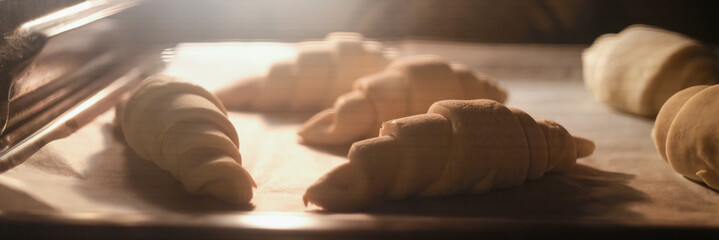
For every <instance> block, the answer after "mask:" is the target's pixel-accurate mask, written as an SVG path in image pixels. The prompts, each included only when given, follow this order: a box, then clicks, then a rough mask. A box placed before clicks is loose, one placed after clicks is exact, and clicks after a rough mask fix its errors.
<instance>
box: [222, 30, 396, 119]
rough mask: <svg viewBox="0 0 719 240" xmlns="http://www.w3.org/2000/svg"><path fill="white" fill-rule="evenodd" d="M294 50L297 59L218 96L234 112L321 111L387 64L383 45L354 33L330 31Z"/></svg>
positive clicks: (282, 63) (245, 80)
mask: <svg viewBox="0 0 719 240" xmlns="http://www.w3.org/2000/svg"><path fill="white" fill-rule="evenodd" d="M297 50H298V53H297V56H296V57H295V58H293V59H288V60H284V61H278V62H276V63H274V64H273V65H272V66H271V67H270V69H269V72H268V73H267V75H265V76H259V77H252V78H250V79H244V80H243V81H239V82H237V83H235V84H233V85H230V86H228V87H225V88H222V89H220V90H218V91H216V94H217V96H218V97H219V98H220V100H222V102H223V103H224V104H225V106H226V107H227V108H230V109H238V110H256V111H276V110H313V109H322V108H326V107H328V106H331V104H332V101H334V100H335V99H336V98H337V97H338V96H340V95H342V94H343V93H345V92H348V91H350V90H352V83H353V82H354V81H355V80H356V79H357V78H360V77H362V76H365V75H369V74H372V73H376V72H379V71H381V70H382V69H384V67H385V66H386V65H387V62H388V60H387V59H386V58H385V56H384V55H383V54H384V47H383V45H382V44H381V43H379V42H375V41H367V40H365V39H364V38H363V36H362V35H361V34H358V33H350V32H335V33H330V34H328V35H327V37H325V39H324V40H323V41H305V42H301V43H299V44H298V49H297Z"/></svg>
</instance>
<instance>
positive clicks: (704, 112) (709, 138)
mask: <svg viewBox="0 0 719 240" xmlns="http://www.w3.org/2000/svg"><path fill="white" fill-rule="evenodd" d="M718 96H719V85H713V86H708V85H699V86H693V87H690V88H687V89H684V90H682V91H679V92H677V93H676V94H674V95H673V96H672V97H671V98H669V100H667V102H666V103H665V104H664V106H663V107H662V109H661V110H660V111H659V114H658V115H657V119H656V122H655V124H654V129H653V131H652V137H653V139H654V144H655V146H656V147H657V151H658V152H659V154H660V155H661V156H662V158H664V160H666V161H667V162H668V163H669V165H671V167H672V168H673V169H674V170H675V171H676V172H678V173H679V174H681V175H683V176H685V177H687V178H689V179H691V180H694V181H697V182H703V183H705V184H707V185H708V186H709V187H711V188H713V189H715V190H719V98H718Z"/></svg>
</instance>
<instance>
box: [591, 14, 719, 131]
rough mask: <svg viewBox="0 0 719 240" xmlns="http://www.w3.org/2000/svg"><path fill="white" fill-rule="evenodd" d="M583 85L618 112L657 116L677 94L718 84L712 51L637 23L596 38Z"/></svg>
mask: <svg viewBox="0 0 719 240" xmlns="http://www.w3.org/2000/svg"><path fill="white" fill-rule="evenodd" d="M582 63H583V70H584V82H585V84H586V87H587V88H588V89H589V90H590V91H591V92H592V94H593V95H594V97H595V98H597V99H598V100H600V101H601V102H604V103H606V104H608V105H609V106H611V107H612V108H614V109H617V110H619V111H623V112H627V113H632V114H637V115H640V116H645V117H652V118H653V117H655V116H656V114H657V113H658V112H659V109H660V108H661V107H662V104H664V102H665V101H666V100H667V99H668V98H669V97H670V96H672V94H674V93H676V92H677V91H679V90H682V89H684V88H687V87H690V86H694V85H700V84H713V83H715V82H716V81H717V80H719V61H717V55H716V53H715V52H714V50H713V49H711V48H709V47H706V46H704V45H702V44H701V43H699V42H697V41H695V40H692V39H690V38H688V37H686V36H683V35H680V34H678V33H674V32H670V31H666V30H662V29H658V28H654V27H650V26H644V25H632V26H629V27H627V28H626V29H625V30H623V31H622V32H620V33H618V34H605V35H602V36H600V37H599V38H597V40H596V41H595V42H594V44H592V46H591V47H589V48H588V49H586V50H585V51H584V53H582Z"/></svg>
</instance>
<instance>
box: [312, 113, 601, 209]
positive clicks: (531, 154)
mask: <svg viewBox="0 0 719 240" xmlns="http://www.w3.org/2000/svg"><path fill="white" fill-rule="evenodd" d="M593 151H594V143H593V142H592V141H589V140H586V139H583V138H580V137H573V136H572V135H570V134H569V133H568V132H567V131H566V130H565V129H564V128H563V127H562V126H561V125H559V124H557V123H555V122H552V121H549V120H539V121H534V119H532V117H531V116H529V115H528V114H526V113H524V112H522V111H521V110H518V109H509V108H507V107H505V106H504V105H502V104H501V103H499V102H496V101H493V100H488V99H478V100H443V101H438V102H436V103H434V104H432V106H431V107H430V108H429V111H428V112H427V113H426V114H418V115H413V116H409V117H403V118H399V119H394V120H391V121H387V122H384V123H383V124H382V128H381V129H380V133H379V136H378V137H375V138H370V139H366V140H362V141H359V142H355V143H354V144H352V147H351V149H350V152H349V154H348V158H349V162H348V163H345V164H342V165H340V166H338V167H337V168H335V169H333V170H331V171H330V172H328V173H327V174H325V175H324V176H323V177H321V178H320V179H318V180H317V181H316V182H315V183H314V184H313V185H312V186H310V187H309V188H308V189H307V191H306V192H305V194H304V196H303V199H304V201H305V204H307V203H312V204H315V205H317V206H319V207H322V208H323V209H325V210H328V211H355V210H360V209H362V208H363V207H366V206H367V205H369V204H371V203H372V202H373V201H376V200H380V199H388V200H398V199H407V198H412V197H442V196H449V195H458V194H481V193H485V192H487V191H489V190H492V189H498V188H511V187H516V186H519V185H521V184H523V183H524V181H526V180H531V179H535V178H538V177H541V176H542V175H544V174H545V173H546V172H550V171H563V170H566V169H568V168H569V167H571V166H573V165H574V164H575V163H576V160H577V158H581V157H586V156H589V155H591V154H592V153H593Z"/></svg>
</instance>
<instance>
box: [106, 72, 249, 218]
mask: <svg viewBox="0 0 719 240" xmlns="http://www.w3.org/2000/svg"><path fill="white" fill-rule="evenodd" d="M120 109H121V111H120V112H119V113H120V114H118V115H117V118H120V119H119V120H118V121H117V122H119V123H120V124H121V129H122V133H123V136H124V139H125V142H127V145H129V147H130V148H131V149H132V150H133V151H134V152H135V153H137V154H138V155H139V156H140V157H141V158H143V159H146V160H149V161H152V162H154V163H155V164H156V165H157V166H159V167H160V168H162V169H164V170H166V171H169V172H170V173H172V175H173V176H174V177H175V178H177V179H178V180H180V181H181V182H182V184H183V186H184V188H185V189H186V190H187V191H188V192H190V193H193V194H200V195H204V194H208V195H211V196H213V197H216V198H218V199H220V200H222V201H224V202H227V203H232V204H239V205H242V204H247V203H249V202H250V200H251V199H252V187H255V182H254V180H253V179H252V177H251V176H250V174H249V173H248V172H247V171H246V170H245V169H244V168H243V167H242V166H241V163H242V157H241V156H240V152H239V150H238V148H239V139H238V136H237V132H236V130H235V128H234V127H233V125H232V124H231V123H230V121H229V120H228V119H227V116H226V110H225V108H224V107H223V105H222V103H221V102H220V101H219V99H217V97H215V96H214V95H213V94H212V93H210V92H208V91H207V90H205V89H204V88H202V87H200V86H197V85H195V84H191V83H187V82H183V81H181V80H180V79H178V78H176V77H171V76H164V75H157V76H152V77H150V78H148V79H146V80H144V81H143V82H142V83H141V84H140V86H139V87H138V88H137V89H136V90H135V91H134V92H133V93H132V95H130V97H129V99H128V100H127V102H126V103H125V104H124V106H122V107H121V108H120Z"/></svg>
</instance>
